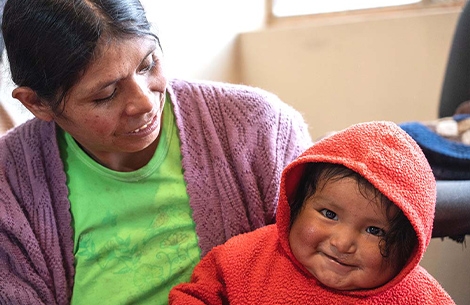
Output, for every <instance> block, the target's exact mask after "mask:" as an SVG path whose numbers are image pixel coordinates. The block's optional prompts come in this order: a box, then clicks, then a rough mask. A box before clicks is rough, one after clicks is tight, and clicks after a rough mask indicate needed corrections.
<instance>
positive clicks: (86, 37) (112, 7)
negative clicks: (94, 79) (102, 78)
mask: <svg viewBox="0 0 470 305" xmlns="http://www.w3.org/2000/svg"><path fill="white" fill-rule="evenodd" d="M2 32H3V36H4V41H5V47H6V51H7V55H8V60H9V62H10V70H11V76H12V79H13V81H14V82H15V84H16V85H17V86H26V87H29V88H31V89H32V90H34V91H35V92H36V94H37V95H38V96H39V98H41V100H43V101H45V102H47V103H48V104H49V106H50V107H51V109H52V110H53V111H54V112H57V111H58V108H59V106H60V104H61V102H62V100H64V98H65V97H66V95H67V93H68V91H69V90H70V89H71V88H72V87H73V86H74V85H75V84H76V83H77V82H78V81H79V79H80V77H81V76H82V75H83V73H84V72H85V70H86V69H87V67H88V66H89V64H90V62H91V61H92V60H93V58H94V56H95V55H96V51H97V44H98V42H99V41H100V39H108V40H113V39H126V38H131V37H139V36H153V37H155V39H156V40H157V42H158V43H159V41H158V37H157V36H156V35H155V34H154V33H152V31H151V26H150V23H149V22H148V20H147V17H146V14H145V11H144V8H143V7H142V5H141V3H140V2H139V0H8V1H7V3H6V5H5V8H4V14H3V21H2Z"/></svg>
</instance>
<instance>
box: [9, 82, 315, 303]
mask: <svg viewBox="0 0 470 305" xmlns="http://www.w3.org/2000/svg"><path fill="white" fill-rule="evenodd" d="M168 92H169V93H170V96H171V101H172V102H173V105H174V111H175V116H176V124H177V126H178V129H179V135H180V139H181V143H182V144H181V153H182V157H183V160H182V164H183V170H184V178H185V181H186V183H187V192H188V195H189V198H190V205H191V207H192V209H193V218H194V221H195V223H196V232H197V235H198V240H199V246H200V248H201V251H202V255H205V254H206V253H207V252H208V251H209V250H210V249H211V248H212V247H214V246H216V245H219V244H221V243H223V242H225V241H226V240H227V239H229V238H230V237H232V236H234V235H237V234H240V233H243V232H248V231H251V230H253V229H256V228H258V227H261V226H264V225H266V224H268V223H272V222H273V221H274V214H275V206H276V203H277V198H278V190H279V183H280V180H279V179H280V174H281V171H282V170H283V168H284V167H285V166H286V165H287V164H288V163H289V162H290V161H292V160H293V159H294V158H295V157H297V156H298V155H299V154H300V153H301V152H303V151H304V150H305V149H306V148H307V147H308V146H310V144H311V139H310V136H309V134H308V131H307V126H306V124H305V123H304V120H303V118H302V116H301V115H300V114H299V113H298V112H296V111H295V110H294V109H293V108H291V107H290V106H288V105H286V104H284V103H282V102H281V101H280V100H279V99H278V98H277V97H276V96H275V95H273V94H270V93H268V92H266V91H263V90H261V89H256V88H251V87H247V86H241V85H232V84H225V83H216V82H187V81H182V80H172V81H170V82H169V86H168ZM0 166H1V167H0V304H21V305H24V304H47V305H54V304H69V303H70V297H71V293H72V287H73V277H74V255H73V230H72V227H71V214H70V212H69V209H70V204H69V201H68V199H67V195H68V190H67V187H66V175H65V173H64V170H63V164H62V161H61V159H60V155H59V149H58V146H57V141H56V132H55V124H54V123H47V122H44V121H40V120H38V119H33V120H30V121H28V122H26V123H25V124H23V125H21V126H19V127H17V128H15V129H13V130H12V131H10V132H9V133H7V134H6V135H5V136H4V137H2V138H0Z"/></svg>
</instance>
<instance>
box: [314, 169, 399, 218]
mask: <svg viewBox="0 0 470 305" xmlns="http://www.w3.org/2000/svg"><path fill="white" fill-rule="evenodd" d="M343 180H349V181H351V182H352V183H353V185H355V188H354V189H355V191H356V192H357V193H358V194H359V195H360V196H362V197H363V198H364V199H365V200H364V204H365V205H366V207H367V208H369V209H370V210H371V211H374V212H375V213H376V214H381V215H385V216H386V218H387V219H392V218H393V217H394V216H395V215H396V213H397V212H398V211H399V210H400V208H399V207H398V206H397V205H396V204H395V203H394V202H393V201H391V200H390V199H389V198H388V197H387V196H385V195H384V194H383V193H382V192H380V190H379V189H378V188H376V187H375V186H374V185H373V184H372V183H371V182H370V181H368V180H367V179H365V178H364V177H362V176H360V175H359V174H357V173H355V174H354V175H350V176H342V175H334V176H329V177H328V176H323V175H322V176H320V179H319V180H318V185H317V191H316V193H317V192H318V191H320V190H322V189H324V188H325V187H328V186H333V187H335V186H336V185H337V184H338V182H340V181H343Z"/></svg>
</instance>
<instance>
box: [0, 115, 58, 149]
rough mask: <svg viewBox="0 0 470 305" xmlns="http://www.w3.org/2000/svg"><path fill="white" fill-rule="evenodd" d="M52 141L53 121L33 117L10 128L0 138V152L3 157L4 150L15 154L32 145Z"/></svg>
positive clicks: (53, 137)
mask: <svg viewBox="0 0 470 305" xmlns="http://www.w3.org/2000/svg"><path fill="white" fill-rule="evenodd" d="M54 141H55V124H54V122H45V121H42V120H39V119H37V118H33V119H30V120H28V121H26V122H24V123H22V124H20V125H18V126H16V127H14V128H12V129H10V130H9V131H8V132H7V133H6V134H4V135H3V136H2V137H1V138H0V152H1V155H2V158H4V157H5V152H9V153H10V154H11V155H12V156H17V155H18V154H24V153H28V152H29V150H34V147H36V146H38V145H41V146H42V145H44V144H46V143H49V144H53V143H54Z"/></svg>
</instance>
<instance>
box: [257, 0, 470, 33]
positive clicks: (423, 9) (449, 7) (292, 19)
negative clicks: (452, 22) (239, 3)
mask: <svg viewBox="0 0 470 305" xmlns="http://www.w3.org/2000/svg"><path fill="white" fill-rule="evenodd" d="M274 1H276V0H266V2H265V5H266V25H267V26H268V27H275V26H278V25H284V24H296V23H305V22H320V23H322V22H326V23H330V22H337V21H351V20H365V19H374V18H381V17H384V16H390V17H393V16H405V15H416V14H420V13H440V12H446V11H455V10H460V9H462V8H463V6H464V5H465V3H466V2H467V1H469V0H421V2H419V3H412V4H406V5H399V6H389V7H380V8H368V9H358V10H351V11H341V12H331V13H318V14H306V15H296V16H276V15H274V13H273V6H274ZM287 1H288V0H287Z"/></svg>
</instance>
